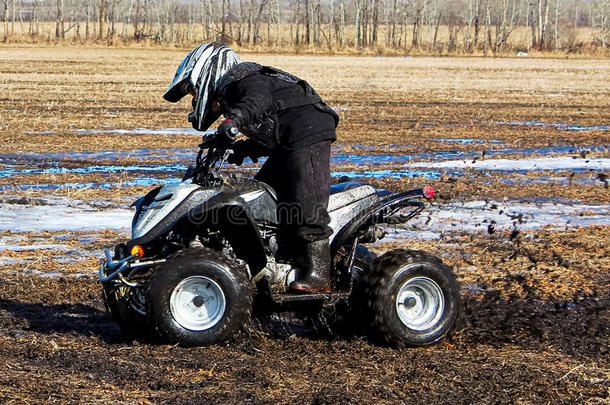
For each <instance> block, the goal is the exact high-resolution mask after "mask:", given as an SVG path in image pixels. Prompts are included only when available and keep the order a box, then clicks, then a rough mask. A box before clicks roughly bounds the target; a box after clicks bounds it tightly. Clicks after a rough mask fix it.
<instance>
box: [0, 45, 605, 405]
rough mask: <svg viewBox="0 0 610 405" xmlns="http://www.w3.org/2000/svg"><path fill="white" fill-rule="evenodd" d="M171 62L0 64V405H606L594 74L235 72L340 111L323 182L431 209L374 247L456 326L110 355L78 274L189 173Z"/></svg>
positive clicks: (407, 66)
mask: <svg viewBox="0 0 610 405" xmlns="http://www.w3.org/2000/svg"><path fill="white" fill-rule="evenodd" d="M185 53H186V50H150V49H146V50H145V49H114V50H113V49H93V48H83V49H80V48H72V47H71V48H56V47H34V46H23V47H19V46H13V47H0V146H1V151H0V190H1V191H0V217H2V218H0V364H1V366H0V401H1V402H3V403H94V402H106V403H125V402H128V403H135V402H137V403H166V402H167V403H222V402H224V403H406V402H412V403H439V404H441V403H447V402H448V401H450V400H451V401H452V402H455V403H460V404H469V403H514V404H541V403H545V404H546V403H553V404H574V403H582V404H604V403H608V402H609V401H610V360H609V359H610V287H609V286H610V257H609V256H610V255H609V250H608V245H609V243H610V222H609V221H608V218H609V217H610V215H609V214H610V190H609V186H608V176H609V175H610V174H609V173H608V172H609V163H608V162H609V159H610V151H609V147H610V81H609V80H608V77H610V65H609V64H608V61H607V60H567V59H529V58H505V59H501V58H497V59H489V58H487V59H486V58H424V57H422V58H405V57H396V58H387V57H345V56H331V57H328V56H327V57H321V56H320V57H318V56H280V55H261V54H242V59H244V60H252V61H256V62H259V63H262V64H269V65H273V66H276V67H279V68H281V69H284V70H287V71H290V72H293V73H295V74H297V75H299V76H301V77H303V78H305V79H306V80H308V81H309V82H310V83H311V84H313V85H314V87H315V88H316V89H318V90H319V92H320V94H321V95H322V96H323V97H324V98H325V99H326V100H327V102H328V103H329V104H330V105H331V106H332V107H334V108H336V109H337V110H338V112H339V114H340V116H341V119H342V121H341V123H340V127H339V129H338V138H339V139H338V141H337V143H336V144H335V147H334V150H333V161H332V170H333V176H334V177H335V179H336V180H338V179H340V178H342V177H345V176H347V177H350V178H357V179H360V180H362V181H368V182H371V183H373V184H375V185H376V186H379V187H387V188H389V189H392V190H406V189H410V188H414V187H420V186H423V185H424V184H431V185H433V186H434V187H435V188H436V189H437V191H438V198H437V199H436V200H435V202H434V203H432V204H431V205H430V207H429V209H428V210H427V211H426V212H425V213H424V214H422V221H420V222H417V223H416V224H415V225H414V227H415V228H414V230H415V235H416V236H415V237H414V239H412V240H411V239H405V237H404V234H400V233H398V234H397V236H396V237H390V238H389V239H386V240H384V241H382V243H378V244H376V245H374V246H372V249H373V250H375V251H379V252H381V251H385V250H389V249H392V248H395V247H407V246H408V247H410V248H415V249H423V250H427V251H430V252H432V253H434V254H437V255H439V256H441V257H442V258H443V260H444V261H445V262H446V263H448V264H450V265H451V266H453V268H454V271H455V273H456V274H457V276H458V279H459V281H460V284H461V285H462V299H463V307H464V308H463V309H464V314H463V316H462V319H461V321H460V325H459V327H458V329H457V331H456V333H455V335H454V336H453V337H451V338H450V339H447V340H445V341H442V342H441V343H439V344H437V345H435V346H433V347H429V348H423V349H401V350H397V349H393V348H389V347H382V346H379V345H377V344H375V343H373V342H369V341H368V340H367V339H366V338H364V337H361V336H332V337H327V336H322V335H321V334H318V333H316V331H315V330H308V329H306V328H305V329H304V328H303V327H301V326H299V325H297V326H295V325H294V324H291V321H288V320H286V322H285V324H282V325H279V326H278V325H275V326H273V325H271V326H270V325H263V323H264V322H262V321H260V322H259V321H257V322H255V327H254V328H253V330H252V332H251V333H250V335H249V336H244V337H241V338H239V339H238V340H237V341H235V342H232V343H231V344H229V345H226V346H214V347H209V348H197V349H183V348H179V347H173V346H165V345H160V344H158V343H156V342H154V341H150V342H149V341H131V340H128V339H126V338H125V337H123V336H122V335H121V334H120V332H119V329H118V327H117V326H116V325H115V324H114V322H113V321H112V320H111V319H110V317H109V316H108V315H107V314H106V313H105V312H104V308H103V304H102V300H101V298H100V293H99V290H100V288H99V285H98V283H97V278H96V274H95V271H96V266H97V262H98V259H99V256H100V252H101V249H102V248H103V247H104V246H110V245H112V244H114V243H115V242H116V241H118V240H120V239H123V238H126V237H127V227H128V226H129V217H128V215H129V211H128V206H129V204H130V203H131V202H132V201H133V200H134V199H135V198H136V197H137V196H139V195H141V194H142V193H143V192H145V191H146V190H148V189H150V188H152V187H153V185H155V184H162V183H164V182H166V181H173V180H174V179H176V178H179V177H180V176H181V173H180V171H181V170H183V169H184V167H186V166H187V165H188V164H190V163H191V162H192V160H193V159H194V155H195V152H196V150H197V149H196V146H197V144H198V143H199V140H200V138H199V136H198V135H197V134H195V133H193V132H191V131H189V130H188V129H187V127H188V125H189V124H188V122H187V120H186V115H187V113H188V111H189V110H188V108H189V103H188V102H187V101H183V102H181V103H178V104H169V103H166V102H165V101H164V100H163V99H162V98H161V96H162V94H163V92H164V90H165V88H166V86H167V84H168V83H169V81H170V80H171V78H172V75H173V73H174V69H175V67H176V66H177V65H178V63H179V62H180V61H181V59H182V57H183V56H184V55H185ZM251 168H252V165H251V164H250V165H246V167H245V168H242V169H240V170H247V169H251ZM113 215H115V216H113ZM62 217H65V218H67V219H65V218H63V219H64V220H63V222H62ZM71 218H79V220H75V219H71ZM117 218H118V219H117ZM69 221H72V222H69ZM79 221H82V223H81V222H79ZM120 221H123V222H120ZM85 223H86V226H85ZM426 232H431V233H433V234H434V235H433V236H432V237H423V236H417V235H420V234H421V235H425V234H426ZM400 235H403V236H400ZM291 325H292V326H291Z"/></svg>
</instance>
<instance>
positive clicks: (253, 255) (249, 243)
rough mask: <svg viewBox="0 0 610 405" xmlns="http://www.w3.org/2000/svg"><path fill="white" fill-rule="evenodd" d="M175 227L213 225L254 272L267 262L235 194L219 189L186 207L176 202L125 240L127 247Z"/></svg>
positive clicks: (254, 227)
mask: <svg viewBox="0 0 610 405" xmlns="http://www.w3.org/2000/svg"><path fill="white" fill-rule="evenodd" d="M176 228H190V229H193V231H195V230H196V229H198V228H199V229H206V228H209V229H213V230H217V231H219V232H222V234H223V235H224V236H225V237H226V238H227V240H228V242H229V243H230V244H231V247H232V248H233V251H234V252H235V255H236V256H237V257H238V258H240V259H242V260H244V261H246V262H247V263H248V265H249V266H250V269H251V272H252V273H256V272H258V271H260V270H261V269H263V268H264V267H265V265H266V264H267V256H266V255H265V250H264V245H263V240H262V238H261V236H260V232H259V229H258V226H257V225H256V223H255V222H254V220H253V218H252V214H251V213H250V209H249V207H248V205H247V203H246V201H245V200H244V199H243V198H241V197H240V196H239V195H238V194H232V193H220V194H217V195H215V196H214V197H212V198H210V199H209V200H207V201H205V202H203V203H202V204H199V205H196V206H195V207H192V208H190V209H189V207H188V205H186V202H185V203H183V204H180V205H179V206H178V207H176V209H175V210H174V211H173V212H172V213H171V214H170V215H168V217H167V218H165V219H164V220H162V221H161V222H159V224H157V225H156V226H155V227H154V228H152V229H151V230H150V231H149V232H147V233H146V234H145V235H143V236H141V237H139V238H136V239H132V240H130V241H129V242H127V244H126V245H127V250H128V251H129V249H131V247H132V246H135V245H144V244H147V243H150V242H152V241H154V240H156V239H159V238H161V237H162V236H163V235H165V234H167V233H168V232H170V231H171V230H173V229H176Z"/></svg>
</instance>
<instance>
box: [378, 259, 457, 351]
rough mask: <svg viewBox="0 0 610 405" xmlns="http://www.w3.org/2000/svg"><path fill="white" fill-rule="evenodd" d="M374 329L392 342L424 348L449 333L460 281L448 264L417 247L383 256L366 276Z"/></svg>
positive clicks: (455, 308)
mask: <svg viewBox="0 0 610 405" xmlns="http://www.w3.org/2000/svg"><path fill="white" fill-rule="evenodd" d="M366 297H367V306H368V309H369V312H370V314H371V316H372V327H373V332H375V334H377V335H379V336H380V337H381V338H382V339H383V340H385V341H386V342H387V343H390V344H392V345H396V346H426V345H430V344H432V343H435V342H438V341H439V340H440V339H442V338H443V337H445V336H447V335H448V334H449V333H450V332H451V331H452V330H453V327H454V326H455V323H456V320H457V318H458V315H459V309H460V295H459V285H458V283H457V280H456V279H455V276H454V275H453V273H452V271H451V268H449V267H448V266H446V265H445V264H443V262H442V261H441V260H440V259H439V258H438V257H436V256H433V255H431V254H429V253H426V252H422V251H417V250H404V249H399V250H394V251H391V252H388V253H386V254H384V255H383V256H381V257H380V258H379V259H378V260H377V263H376V268H375V271H374V272H373V273H371V274H370V275H369V276H368V277H366Z"/></svg>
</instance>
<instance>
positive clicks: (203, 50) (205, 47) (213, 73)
mask: <svg viewBox="0 0 610 405" xmlns="http://www.w3.org/2000/svg"><path fill="white" fill-rule="evenodd" d="M238 63H240V60H239V56H237V54H236V53H235V52H234V51H233V50H232V49H231V48H229V47H228V46H226V45H224V44H221V43H218V42H211V43H209V44H202V45H199V46H198V47H197V48H195V49H193V50H192V51H191V52H190V53H189V54H188V55H187V56H186V58H184V60H183V61H182V63H181V64H180V66H178V70H176V75H175V76H174V80H172V83H171V84H170V85H169V88H168V89H167V91H166V92H165V94H164V95H163V98H164V99H166V100H167V101H171V102H172V103H175V102H177V101H178V100H180V99H181V98H182V97H184V96H185V95H186V94H188V85H189V84H191V85H192V86H193V87H194V88H195V92H196V96H195V98H194V99H193V112H192V113H191V114H189V121H191V122H192V123H193V128H195V129H197V130H199V131H205V130H206V129H208V128H209V126H210V125H212V123H213V122H214V121H216V119H218V117H219V116H220V113H213V112H212V111H211V110H210V104H211V102H212V101H214V99H215V97H216V95H215V92H216V90H217V86H218V82H219V81H220V78H221V77H222V75H224V74H225V72H226V71H227V70H229V69H230V68H232V67H233V66H235V65H236V64H238Z"/></svg>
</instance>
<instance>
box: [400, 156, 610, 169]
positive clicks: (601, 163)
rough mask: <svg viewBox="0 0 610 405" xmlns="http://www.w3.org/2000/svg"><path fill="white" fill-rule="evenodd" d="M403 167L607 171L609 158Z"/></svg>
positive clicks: (472, 162) (467, 161)
mask: <svg viewBox="0 0 610 405" xmlns="http://www.w3.org/2000/svg"><path fill="white" fill-rule="evenodd" d="M403 167H426V168H436V169H473V170H490V171H505V172H529V171H539V170H608V169H610V158H591V159H586V158H585V159H583V158H572V157H548V158H530V159H514V160H513V159H484V160H470V159H467V160H449V161H444V162H416V163H409V164H405V165H404V166H403Z"/></svg>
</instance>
